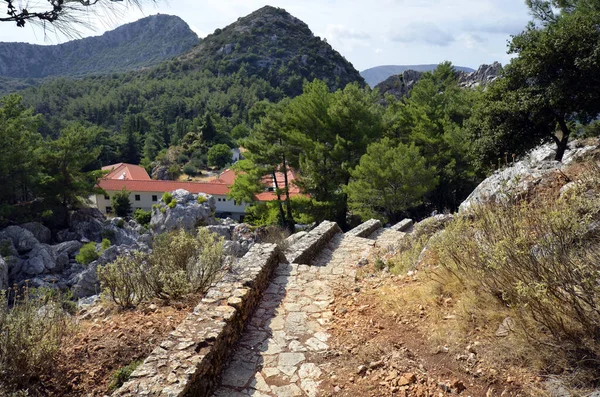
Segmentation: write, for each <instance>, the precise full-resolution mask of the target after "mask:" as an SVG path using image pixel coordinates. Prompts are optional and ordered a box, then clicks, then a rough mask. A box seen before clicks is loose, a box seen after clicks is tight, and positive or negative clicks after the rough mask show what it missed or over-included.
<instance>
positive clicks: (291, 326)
mask: <svg viewBox="0 0 600 397" xmlns="http://www.w3.org/2000/svg"><path fill="white" fill-rule="evenodd" d="M374 245H375V241H374V240H369V239H365V238H360V237H352V236H345V235H343V234H338V235H336V236H335V237H333V239H332V240H331V241H330V243H329V245H328V246H327V247H326V248H325V249H323V250H322V251H321V253H320V254H319V255H318V256H317V257H316V258H315V259H314V260H313V262H312V263H311V264H310V265H296V264H280V265H279V267H278V269H277V270H276V272H275V275H274V278H273V280H272V282H271V285H270V286H269V287H268V289H267V290H266V291H265V294H264V297H263V299H262V301H261V303H260V305H259V306H258V308H257V310H256V312H255V314H254V316H253V317H252V319H251V320H250V322H249V324H248V325H247V326H246V328H245V330H244V334H243V336H242V338H241V339H240V342H239V344H238V346H236V351H235V352H234V354H233V356H232V359H231V361H230V363H229V366H228V367H227V368H226V369H225V371H224V372H223V376H222V380H221V386H220V387H219V388H218V389H217V391H216V392H215V394H214V397H242V396H254V397H267V396H269V397H301V396H308V397H315V396H318V395H319V384H320V383H321V379H322V377H323V376H325V371H324V368H323V364H319V363H322V362H323V359H324V358H326V357H327V353H328V350H329V346H328V344H327V340H328V339H329V337H330V335H329V333H328V325H329V322H330V319H331V317H332V315H333V313H332V312H331V311H330V310H329V305H330V304H331V303H332V302H333V288H334V286H335V285H336V284H338V283H340V282H341V281H343V280H344V279H347V278H352V279H353V278H354V276H355V274H356V264H357V263H358V262H359V261H360V259H361V258H363V257H367V256H368V254H369V252H370V251H371V249H372V248H373V246H374Z"/></svg>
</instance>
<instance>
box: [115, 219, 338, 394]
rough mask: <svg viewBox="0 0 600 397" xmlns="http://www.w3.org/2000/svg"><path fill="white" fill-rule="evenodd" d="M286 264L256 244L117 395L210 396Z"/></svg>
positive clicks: (269, 249)
mask: <svg viewBox="0 0 600 397" xmlns="http://www.w3.org/2000/svg"><path fill="white" fill-rule="evenodd" d="M335 226H337V225H335ZM338 229H339V228H338ZM282 262H287V261H286V259H285V257H284V256H283V254H282V253H281V251H280V249H279V248H278V247H277V246H276V245H275V244H257V245H254V246H253V247H252V249H251V250H250V251H249V252H248V253H247V254H246V255H245V256H244V257H243V258H242V259H241V260H240V262H239V264H238V265H237V266H236V268H235V270H234V271H232V272H231V273H228V274H227V276H226V277H224V279H223V280H222V281H220V282H219V283H217V284H216V285H215V286H213V287H212V288H211V289H210V290H209V292H208V293H207V294H206V297H205V298H204V299H202V301H201V302H200V303H199V304H198V306H196V307H195V308H194V311H193V313H191V314H190V315H188V317H187V318H186V319H185V320H184V321H183V322H182V323H181V324H180V325H179V326H178V327H177V329H175V331H173V332H171V334H170V335H169V336H168V338H167V339H166V340H165V341H163V342H162V343H161V344H160V346H158V347H157V348H156V349H154V351H152V353H151V354H150V356H148V358H146V360H145V361H144V363H143V364H142V365H140V366H139V367H138V368H137V369H136V370H135V371H134V372H133V373H132V374H131V377H130V381H129V382H127V383H125V384H124V385H123V387H121V388H120V389H119V390H117V391H116V392H115V393H114V394H113V396H161V397H167V396H168V397H184V396H198V397H205V396H209V395H210V393H211V392H212V391H213V389H214V388H215V386H216V385H217V383H218V379H219V376H220V374H221V371H222V370H223V367H224V365H225V364H226V363H227V360H228V358H229V354H230V353H231V352H232V347H233V346H235V344H236V342H237V341H238V339H239V337H240V335H241V333H242V331H243V329H244V325H245V323H246V320H247V319H248V318H249V317H250V316H251V315H252V313H253V311H254V309H255V308H256V306H257V305H258V303H259V301H260V299H261V296H262V293H263V291H264V290H265V289H266V288H267V286H268V285H269V281H270V278H271V275H272V273H273V270H274V269H275V268H276V267H277V265H278V264H279V263H282Z"/></svg>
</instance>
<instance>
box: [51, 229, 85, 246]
mask: <svg viewBox="0 0 600 397" xmlns="http://www.w3.org/2000/svg"><path fill="white" fill-rule="evenodd" d="M79 239H80V236H79V234H77V233H75V232H72V231H70V230H69V229H64V230H59V231H58V232H57V233H56V242H58V243H64V242H65V241H73V240H79Z"/></svg>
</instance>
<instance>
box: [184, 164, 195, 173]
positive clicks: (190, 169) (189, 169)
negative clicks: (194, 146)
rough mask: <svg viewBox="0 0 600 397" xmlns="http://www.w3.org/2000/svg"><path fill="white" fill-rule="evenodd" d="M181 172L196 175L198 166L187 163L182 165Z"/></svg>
mask: <svg viewBox="0 0 600 397" xmlns="http://www.w3.org/2000/svg"><path fill="white" fill-rule="evenodd" d="M183 173H184V174H186V175H189V176H196V174H198V168H196V166H194V165H193V164H191V163H187V164H186V165H184V166H183Z"/></svg>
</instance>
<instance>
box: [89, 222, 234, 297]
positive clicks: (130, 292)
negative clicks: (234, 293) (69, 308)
mask: <svg viewBox="0 0 600 397" xmlns="http://www.w3.org/2000/svg"><path fill="white" fill-rule="evenodd" d="M225 259H226V256H225V253H224V250H223V238H222V237H219V236H217V235H216V234H214V233H211V232H209V231H208V230H206V229H202V228H201V229H199V230H198V234H197V235H196V236H195V235H192V234H189V233H186V232H185V231H184V230H180V231H176V232H171V233H167V234H162V235H159V236H157V237H156V238H155V240H154V242H153V245H152V253H150V254H143V253H140V252H136V253H134V254H132V255H128V256H122V257H119V258H118V259H117V260H116V261H115V262H113V263H111V264H109V265H106V266H104V267H99V268H98V277H99V279H100V282H101V284H102V287H103V289H104V291H105V293H106V294H107V295H108V296H109V297H110V298H111V299H112V300H113V301H114V302H115V303H116V304H117V305H119V306H121V307H124V308H126V307H131V306H135V305H137V304H138V303H140V302H142V301H143V300H145V299H149V298H153V297H155V298H159V299H177V298H180V297H181V296H184V295H186V294H189V293H195V292H206V290H207V289H208V287H209V286H210V285H211V284H212V283H213V282H214V281H215V279H216V277H217V276H218V274H219V271H220V269H221V268H222V266H223V264H224V263H225Z"/></svg>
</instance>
